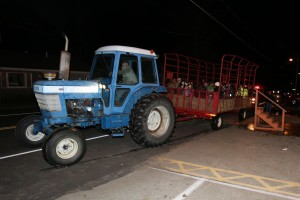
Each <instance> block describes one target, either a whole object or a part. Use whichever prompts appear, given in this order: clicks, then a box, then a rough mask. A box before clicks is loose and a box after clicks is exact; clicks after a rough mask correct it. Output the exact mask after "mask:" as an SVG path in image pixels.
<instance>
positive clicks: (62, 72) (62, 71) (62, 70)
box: [58, 34, 71, 80]
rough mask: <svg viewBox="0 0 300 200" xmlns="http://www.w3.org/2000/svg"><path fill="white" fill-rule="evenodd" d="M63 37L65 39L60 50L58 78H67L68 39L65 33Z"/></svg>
mask: <svg viewBox="0 0 300 200" xmlns="http://www.w3.org/2000/svg"><path fill="white" fill-rule="evenodd" d="M64 37H65V40H66V42H65V50H64V51H61V53H60V63H59V75H58V77H59V79H62V80H69V74H70V60H71V53H70V52H68V46H69V39H68V37H67V35H66V34H64Z"/></svg>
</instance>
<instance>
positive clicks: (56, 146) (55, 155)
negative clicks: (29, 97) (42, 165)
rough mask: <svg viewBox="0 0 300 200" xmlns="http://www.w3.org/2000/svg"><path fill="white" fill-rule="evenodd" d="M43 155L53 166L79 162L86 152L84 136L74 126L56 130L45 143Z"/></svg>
mask: <svg viewBox="0 0 300 200" xmlns="http://www.w3.org/2000/svg"><path fill="white" fill-rule="evenodd" d="M42 151H43V157H44V159H45V161H46V162H48V163H49V164H50V165H53V166H56V167H57V166H70V165H73V164H75V163H77V162H79V161H80V160H81V159H82V158H83V157H84V155H85V153H86V141H85V138H84V136H83V135H82V134H81V133H80V132H79V131H78V130H76V129H74V128H62V129H58V130H56V131H54V132H53V133H51V134H50V136H49V137H47V139H46V140H45V142H44V144H43V148H42Z"/></svg>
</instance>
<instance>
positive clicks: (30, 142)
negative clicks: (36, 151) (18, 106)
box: [15, 115, 46, 148]
mask: <svg viewBox="0 0 300 200" xmlns="http://www.w3.org/2000/svg"><path fill="white" fill-rule="evenodd" d="M38 120H40V116H39V115H31V116H27V117H25V118H23V119H21V120H20V121H19V122H18V124H17V126H16V129H15V137H16V140H17V142H18V143H19V144H20V145H22V146H25V147H31V148H34V147H40V146H42V144H43V142H44V140H45V138H46V136H45V134H44V133H42V132H37V133H34V123H36V122H37V121H38Z"/></svg>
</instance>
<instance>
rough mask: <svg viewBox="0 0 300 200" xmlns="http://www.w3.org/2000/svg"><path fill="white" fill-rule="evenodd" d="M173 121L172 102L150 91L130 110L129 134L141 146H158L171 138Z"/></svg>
mask: <svg viewBox="0 0 300 200" xmlns="http://www.w3.org/2000/svg"><path fill="white" fill-rule="evenodd" d="M175 121H176V115H175V110H174V106H173V104H172V102H171V101H170V100H169V99H168V98H167V97H165V96H163V95H161V94H156V93H152V94H149V95H146V96H144V97H143V98H142V99H140V100H139V101H138V102H137V103H136V105H135V106H134V108H133V110H132V111H131V115H130V122H129V130H130V135H131V137H132V139H133V140H134V141H135V142H136V143H137V144H140V145H142V146H145V147H154V146H159V145H162V144H164V143H166V142H167V141H168V140H169V139H170V138H171V136H172V134H173V131H174V127H175Z"/></svg>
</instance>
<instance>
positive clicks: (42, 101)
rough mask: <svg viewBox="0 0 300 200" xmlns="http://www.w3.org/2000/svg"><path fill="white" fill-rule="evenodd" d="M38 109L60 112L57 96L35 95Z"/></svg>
mask: <svg viewBox="0 0 300 200" xmlns="http://www.w3.org/2000/svg"><path fill="white" fill-rule="evenodd" d="M35 97H36V100H37V102H38V104H39V107H40V109H43V110H48V111H61V105H60V101H59V96H58V95H57V94H35Z"/></svg>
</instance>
